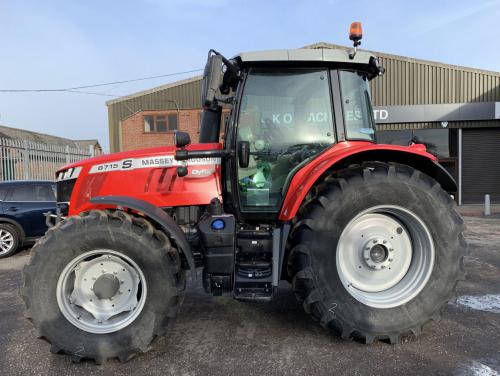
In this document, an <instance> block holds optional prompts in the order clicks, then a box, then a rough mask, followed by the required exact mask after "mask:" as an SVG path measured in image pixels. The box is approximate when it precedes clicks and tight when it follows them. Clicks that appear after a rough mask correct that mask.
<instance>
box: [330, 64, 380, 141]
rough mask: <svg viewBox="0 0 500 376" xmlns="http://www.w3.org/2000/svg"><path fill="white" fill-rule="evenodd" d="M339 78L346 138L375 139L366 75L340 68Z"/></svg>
mask: <svg viewBox="0 0 500 376" xmlns="http://www.w3.org/2000/svg"><path fill="white" fill-rule="evenodd" d="M339 79H340V91H341V95H342V107H343V112H344V124H345V128H346V137H347V139H348V140H367V141H375V120H374V119H373V111H372V107H371V97H370V87H369V85H368V77H367V75H366V74H365V73H362V72H353V71H342V70H341V71H339Z"/></svg>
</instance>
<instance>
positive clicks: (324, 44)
mask: <svg viewBox="0 0 500 376" xmlns="http://www.w3.org/2000/svg"><path fill="white" fill-rule="evenodd" d="M302 48H339V49H343V50H351V49H352V47H348V46H342V45H340V44H333V43H327V42H318V43H313V44H309V45H307V46H304V47H302ZM358 51H366V52H370V53H372V54H374V55H375V56H380V57H385V58H389V59H397V60H402V61H407V62H411V63H418V64H427V65H434V66H437V67H443V68H453V69H459V70H465V71H469V72H474V73H482V74H490V75H493V76H498V77H500V72H496V71H491V70H487V69H479V68H471V67H465V66H462V65H455V64H447V63H441V62H439V61H433V60H423V59H417V58H414V57H408V56H402V55H394V54H389V53H386V52H380V51H372V50H365V49H361V48H358Z"/></svg>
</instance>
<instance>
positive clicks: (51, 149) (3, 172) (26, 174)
mask: <svg viewBox="0 0 500 376" xmlns="http://www.w3.org/2000/svg"><path fill="white" fill-rule="evenodd" d="M92 156H94V149H93V148H91V147H89V149H88V150H82V149H79V148H72V147H69V146H61V145H52V144H44V143H39V142H31V141H26V140H20V139H11V138H2V137H0V161H1V164H0V181H6V180H28V179H34V180H54V179H55V173H56V171H57V170H58V169H59V168H60V167H61V166H64V165H65V164H68V163H72V162H76V161H79V160H82V159H85V158H89V157H92Z"/></svg>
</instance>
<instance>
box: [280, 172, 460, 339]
mask: <svg viewBox="0 0 500 376" xmlns="http://www.w3.org/2000/svg"><path fill="white" fill-rule="evenodd" d="M462 231H463V222H462V220H461V218H460V217H459V216H458V214H457V213H456V212H455V210H454V203H453V201H452V200H451V198H450V197H449V195H448V194H446V192H444V191H443V190H442V189H441V187H440V185H439V184H438V183H437V182H435V181H434V180H433V179H431V178H430V177H428V176H427V175H424V174H422V173H420V172H419V171H416V170H414V169H412V168H410V167H408V166H404V165H397V164H391V165H388V164H384V163H370V164H366V165H363V166H361V167H355V168H350V169H347V170H344V171H341V172H339V173H337V174H336V175H332V176H330V177H328V178H326V179H325V181H324V182H323V183H321V184H320V185H319V186H318V187H317V189H316V192H315V194H314V195H313V196H311V198H310V200H309V201H308V202H307V203H306V204H305V205H304V206H303V207H302V208H301V210H300V213H299V219H298V221H297V222H296V224H295V227H294V230H293V233H292V240H291V252H290V256H289V268H288V270H289V274H290V276H291V277H292V278H293V288H294V290H295V293H296V296H297V297H298V299H299V300H300V301H302V302H303V305H304V308H305V310H306V311H307V312H308V313H310V314H311V315H312V317H313V318H314V319H316V320H318V321H320V322H321V324H322V325H323V326H325V327H327V328H329V329H331V330H333V331H334V332H336V333H338V334H340V335H341V336H342V337H344V338H349V337H358V338H361V339H363V340H365V341H366V342H367V343H371V342H373V340H374V339H388V340H390V341H391V342H392V343H395V342H398V341H399V340H400V338H401V336H404V335H407V334H410V333H413V334H414V335H418V334H420V332H421V330H422V327H423V325H424V324H426V323H427V322H428V321H429V320H431V319H434V320H438V319H439V317H440V312H441V309H442V308H443V307H444V306H445V304H446V303H447V302H448V301H449V300H450V299H451V298H452V297H453V296H454V289H455V286H456V282H457V280H459V279H461V278H463V277H464V272H463V267H462V262H463V256H464V255H465V251H466V245H465V242H464V240H463V236H462Z"/></svg>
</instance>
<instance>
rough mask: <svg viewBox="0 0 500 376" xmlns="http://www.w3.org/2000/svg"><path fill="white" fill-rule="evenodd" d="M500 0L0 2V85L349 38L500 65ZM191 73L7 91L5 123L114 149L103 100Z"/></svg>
mask: <svg viewBox="0 0 500 376" xmlns="http://www.w3.org/2000/svg"><path fill="white" fill-rule="evenodd" d="M499 20H500V0H476V1H464V0H446V1H444V0H443V1H440V0H420V1H390V0H378V1H373V0H371V1H365V0H357V1H349V0H317V1H312V0H311V1H306V0H253V1H243V0H143V1H139V0H137V1H127V0H120V1H118V0H116V1H110V0H85V1H83V0H82V1H76V0H73V1H71V0H64V1H52V0H45V1H38V0H36V1H30V0H0V90H12V89H58V88H68V87H75V86H83V85H91V84H98V83H107V82H115V81H121V80H128V79H135V78H141V77H148V76H157V75H165V74H170V73H176V72H183V71H188V70H194V69H201V68H203V66H204V64H205V60H206V56H207V51H208V50H209V49H210V48H214V49H216V50H218V51H220V52H221V53H223V54H224V55H226V56H232V55H234V54H236V53H238V52H241V51H248V50H263V49H276V48H297V47H302V46H304V45H308V44H312V43H316V42H320V41H321V42H329V43H335V44H342V45H350V43H349V40H348V29H349V25H350V23H351V22H352V21H360V22H362V24H363V40H362V46H361V48H366V49H369V50H372V51H381V52H386V53H392V54H397V55H403V56H410V57H415V58H419V59H425V60H433V61H439V62H443V63H448V64H456V65H462V66H468V67H474V68H480V69H487V70H493V71H497V72H499V71H500V48H498V46H499V45H500V21H499ZM193 75H196V73H190V74H183V75H177V76H172V77H164V78H157V79H152V80H144V81H139V82H134V83H128V84H120V85H118V84H116V85H109V86H101V87H98V88H92V89H85V91H87V92H93V93H99V94H101V95H90V94H83V93H68V92H62V93H61V92H42V93H2V92H0V124H2V125H6V126H10V127H15V128H23V129H28V130H32V131H36V132H42V133H48V134H52V135H57V136H61V137H67V138H71V139H95V138H97V139H98V140H99V142H100V143H101V145H103V146H104V149H105V150H107V149H108V120H107V108H106V104H105V102H106V101H107V100H109V99H112V98H113V97H110V96H104V95H102V94H106V95H115V96H121V95H127V94H131V93H134V92H137V91H140V90H145V89H148V88H151V87H155V86H159V85H162V84H165V83H168V82H173V81H176V80H180V79H184V78H187V77H190V76H193Z"/></svg>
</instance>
